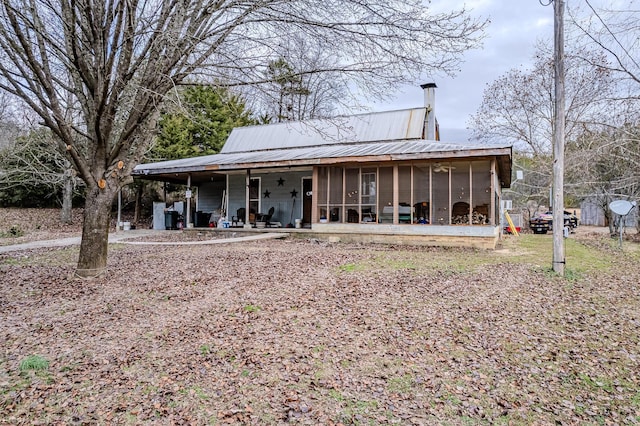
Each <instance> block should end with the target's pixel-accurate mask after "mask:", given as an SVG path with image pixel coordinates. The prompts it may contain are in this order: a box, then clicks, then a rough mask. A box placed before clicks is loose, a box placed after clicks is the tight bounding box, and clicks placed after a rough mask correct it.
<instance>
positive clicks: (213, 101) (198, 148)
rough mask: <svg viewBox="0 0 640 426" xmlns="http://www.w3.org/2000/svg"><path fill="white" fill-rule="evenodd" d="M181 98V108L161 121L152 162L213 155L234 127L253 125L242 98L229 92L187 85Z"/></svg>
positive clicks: (254, 122)
mask: <svg viewBox="0 0 640 426" xmlns="http://www.w3.org/2000/svg"><path fill="white" fill-rule="evenodd" d="M180 98H181V99H180V103H181V104H182V107H181V108H180V109H176V110H174V111H166V112H164V113H163V114H162V116H161V118H160V122H159V134H158V138H157V141H156V144H155V146H154V147H153V149H152V151H151V155H150V157H151V159H152V160H153V161H157V160H175V159H179V158H187V157H196V156H199V155H209V154H216V153H218V152H220V149H221V148H222V146H223V145H224V142H225V141H226V139H227V137H228V136H229V133H231V130H232V129H233V128H234V127H240V126H247V125H250V124H256V120H254V119H252V118H251V113H250V112H249V111H247V109H246V107H245V102H244V101H243V99H242V98H241V97H239V96H237V95H234V94H232V93H231V92H230V91H229V90H228V89H225V88H220V87H212V86H203V85H198V86H190V87H188V88H186V89H185V90H184V91H183V92H182V93H181V95H180Z"/></svg>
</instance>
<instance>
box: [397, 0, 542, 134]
mask: <svg viewBox="0 0 640 426" xmlns="http://www.w3.org/2000/svg"><path fill="white" fill-rule="evenodd" d="M462 3H463V2H460V3H454V2H452V1H451V0H433V1H432V5H434V6H435V7H437V8H438V7H442V8H445V7H449V8H451V7H452V4H462ZM464 3H465V4H466V6H467V9H471V12H470V13H471V15H472V16H480V17H483V18H489V19H490V20H491V23H490V24H489V26H488V28H487V30H486V34H487V37H486V39H485V40H484V47H483V48H481V49H476V50H471V51H468V52H467V53H466V54H465V56H464V61H465V62H464V63H463V64H462V66H461V72H460V73H459V74H457V76H456V77H454V78H451V77H446V76H436V77H434V78H433V79H432V80H433V82H434V83H436V85H437V86H438V88H437V89H436V102H435V103H436V117H437V119H438V123H439V125H440V129H441V139H442V140H443V141H447V140H450V141H454V140H455V139H460V138H461V137H464V136H466V133H468V132H465V131H464V129H466V127H467V126H468V124H467V122H468V121H469V117H470V115H472V114H474V113H475V112H476V111H477V109H478V108H479V106H480V103H481V102H482V97H483V94H484V90H485V88H486V86H487V85H489V84H491V83H492V82H493V81H495V80H496V79H498V78H499V77H500V76H502V75H503V74H505V73H506V72H507V71H509V70H510V69H512V68H519V67H525V68H527V67H530V65H531V63H532V59H531V58H532V56H533V54H534V49H535V43H536V40H538V39H539V38H544V39H547V40H549V41H550V42H551V40H552V39H553V4H551V5H549V6H543V5H542V4H541V3H540V1H539V0H472V1H466V2H464ZM543 3H545V4H546V3H547V1H544V0H543ZM453 7H457V6H453ZM427 82H428V81H424V82H423V83H427ZM423 104H424V94H423V92H422V89H421V88H420V87H419V84H418V85H416V86H415V87H409V86H405V87H402V88H400V89H399V91H398V96H397V97H396V98H395V99H393V100H391V102H390V104H389V105H388V108H385V109H391V110H393V109H403V108H412V107H416V106H422V105H423Z"/></svg>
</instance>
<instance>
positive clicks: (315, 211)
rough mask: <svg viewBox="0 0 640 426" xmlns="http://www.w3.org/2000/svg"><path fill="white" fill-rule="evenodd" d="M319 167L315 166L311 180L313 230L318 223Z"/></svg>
mask: <svg viewBox="0 0 640 426" xmlns="http://www.w3.org/2000/svg"><path fill="white" fill-rule="evenodd" d="M319 220H320V218H319V217H318V166H313V177H312V179H311V228H313V224H314V223H318V221H319Z"/></svg>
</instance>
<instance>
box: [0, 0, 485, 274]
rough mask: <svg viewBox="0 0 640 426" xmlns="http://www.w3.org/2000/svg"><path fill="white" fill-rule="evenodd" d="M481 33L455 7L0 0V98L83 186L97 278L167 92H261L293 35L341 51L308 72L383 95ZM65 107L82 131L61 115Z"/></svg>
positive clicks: (434, 68)
mask: <svg viewBox="0 0 640 426" xmlns="http://www.w3.org/2000/svg"><path fill="white" fill-rule="evenodd" d="M485 24H486V22H484V21H477V20H474V19H472V18H470V17H469V15H468V13H467V12H466V11H465V10H459V11H455V12H451V13H445V14H442V13H439V14H431V13H430V11H429V9H428V8H427V7H425V6H424V5H423V4H422V1H420V0H411V1H407V0H402V1H401V0H370V1H367V2H362V1H359V0H340V1H338V0H326V1H323V2H316V1H312V0H287V1H283V0H259V1H243V0H217V1H205V0H193V1H191V0H184V1H176V0H168V1H162V2H161V1H140V0H109V1H105V2H92V1H87V0H62V1H60V2H49V1H44V0H42V1H36V0H2V3H1V7H0V76H1V77H0V88H1V89H3V90H5V91H8V92H10V93H12V94H14V95H16V96H18V97H20V98H21V99H23V100H24V102H26V103H27V104H28V105H29V106H30V107H31V108H32V109H33V110H34V111H35V112H36V113H37V114H38V115H39V117H40V118H41V120H42V122H43V124H44V125H45V126H47V127H49V128H50V129H51V130H52V131H53V132H54V133H55V135H56V136H57V138H56V140H58V141H60V142H59V143H60V146H61V148H63V149H64V150H65V151H66V153H67V154H68V157H69V159H70V161H71V162H72V164H73V165H74V167H75V169H76V170H77V172H78V175H79V176H80V178H81V179H82V180H83V181H84V182H85V184H86V186H87V198H86V204H85V210H84V212H85V213H84V224H83V232H82V243H81V247H80V256H79V260H78V266H77V270H76V275H77V276H80V277H92V276H97V275H99V274H102V273H103V272H104V271H105V268H106V262H107V237H108V232H109V223H110V210H111V205H112V202H113V200H114V197H115V195H116V194H117V192H118V190H119V189H120V188H121V187H122V186H123V185H125V184H126V183H128V182H130V181H131V178H130V172H131V170H132V169H133V167H135V165H136V164H137V163H138V162H139V161H140V159H141V158H142V156H143V154H144V152H145V150H146V149H147V148H148V145H149V143H150V141H151V138H152V134H153V132H154V130H155V128H156V119H157V114H158V106H159V105H160V104H161V102H162V100H163V96H164V95H165V94H167V92H169V91H171V90H172V89H173V88H174V87H176V85H179V84H182V83H184V82H185V81H187V80H188V79H192V81H193V80H195V79H203V78H205V77H206V78H209V79H211V80H210V81H214V80H213V79H216V81H225V82H229V84H235V85H248V84H253V83H257V82H260V81H261V78H262V77H261V76H262V75H263V73H262V72H261V70H260V67H265V66H266V65H267V63H268V61H269V60H272V59H274V58H276V57H277V56H280V55H279V54H280V53H281V52H278V49H277V48H276V47H277V46H280V45H282V43H280V42H281V41H282V40H286V39H287V38H288V37H289V35H290V34H302V35H303V36H304V37H306V38H307V39H309V40H313V41H314V43H316V44H317V45H318V46H322V47H325V48H327V49H334V50H335V51H337V52H339V55H338V56H337V57H338V59H339V61H337V62H336V63H334V64H331V69H321V70H316V71H317V72H323V71H324V72H326V71H333V72H340V73H343V74H347V75H349V76H350V77H351V80H352V81H353V86H354V87H355V88H366V89H367V90H368V91H369V92H371V93H373V94H378V95H380V94H383V93H385V90H388V88H389V87H392V86H393V85H395V84H397V83H399V82H407V81H414V80H415V79H417V78H418V76H423V75H424V74H425V73H434V72H445V73H453V72H455V70H457V67H458V65H459V62H460V60H461V54H462V53H463V52H465V51H466V50H467V49H469V48H472V47H476V46H478V44H479V43H480V41H481V38H482V35H483V33H482V30H483V28H484V26H485ZM387 93H388V92H387ZM71 104H73V105H71ZM75 106H78V107H79V109H80V111H81V118H82V120H81V121H79V122H75V121H74V122H72V121H70V120H69V119H68V118H67V116H66V115H65V110H66V109H68V108H71V107H75Z"/></svg>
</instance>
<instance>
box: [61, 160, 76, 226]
mask: <svg viewBox="0 0 640 426" xmlns="http://www.w3.org/2000/svg"><path fill="white" fill-rule="evenodd" d="M65 167H66V169H65V171H64V181H63V184H62V211H61V212H60V220H61V221H62V223H68V224H70V223H71V222H72V220H73V216H72V208H73V169H72V168H71V164H69V162H68V161H67V162H65Z"/></svg>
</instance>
